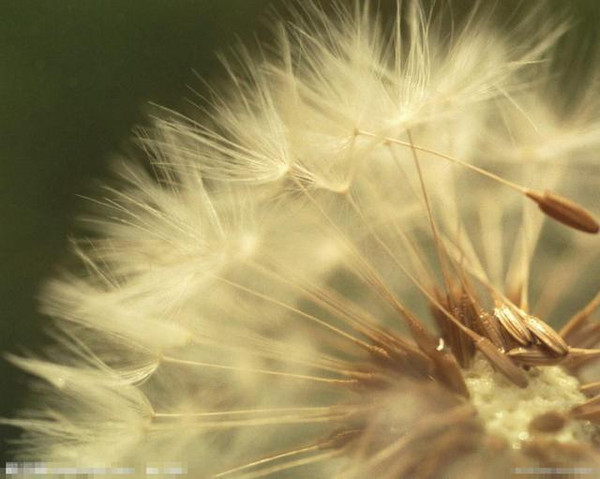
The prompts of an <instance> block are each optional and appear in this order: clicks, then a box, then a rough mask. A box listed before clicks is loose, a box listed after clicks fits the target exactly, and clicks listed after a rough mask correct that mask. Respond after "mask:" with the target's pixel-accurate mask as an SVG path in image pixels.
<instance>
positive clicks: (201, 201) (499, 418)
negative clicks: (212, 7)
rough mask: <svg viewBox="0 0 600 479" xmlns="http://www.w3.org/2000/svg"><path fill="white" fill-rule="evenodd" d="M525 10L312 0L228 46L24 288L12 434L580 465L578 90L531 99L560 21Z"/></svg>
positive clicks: (255, 468) (584, 322)
mask: <svg viewBox="0 0 600 479" xmlns="http://www.w3.org/2000/svg"><path fill="white" fill-rule="evenodd" d="M545 7H547V6H546V5H544V4H542V3H539V4H537V7H533V8H530V9H529V12H528V13H527V14H523V12H520V17H521V20H520V21H519V22H518V24H517V25H514V26H513V27H512V28H511V29H510V30H506V29H504V30H498V29H496V28H495V27H494V26H493V22H492V21H491V20H489V18H488V16H486V15H485V12H483V11H482V8H480V9H479V10H477V9H476V10H475V11H474V12H473V13H472V14H470V15H468V16H467V17H466V18H465V19H464V20H462V21H461V20H459V19H453V17H450V16H449V12H444V11H440V12H430V11H427V10H425V9H424V8H423V7H421V6H420V5H419V4H418V3H417V2H410V3H409V4H407V5H404V7H401V6H400V5H397V14H396V16H395V17H394V18H391V19H388V18H383V17H382V16H381V15H378V14H377V11H376V9H375V8H372V6H371V5H369V4H368V3H364V4H363V3H359V2H356V3H353V4H352V5H351V6H347V5H346V4H342V3H337V4H335V7H334V8H333V9H332V10H333V11H332V12H328V13H325V11H324V10H322V9H321V7H319V6H317V5H316V4H312V3H310V4H308V6H306V5H305V6H303V7H302V8H301V9H300V10H299V11H298V12H297V13H296V17H295V22H294V23H292V24H291V25H289V26H278V27H277V28H276V33H277V36H278V39H279V42H278V45H277V47H276V48H269V49H265V50H264V51H263V53H262V56H259V57H258V58H256V57H255V56H253V55H251V54H250V53H248V52H247V51H246V50H243V49H242V50H241V54H239V55H238V59H237V60H236V61H228V62H227V63H226V65H227V71H228V73H229V77H230V81H229V87H227V88H226V89H225V90H224V91H219V92H214V94H213V96H212V98H211V100H210V105H211V106H210V107H208V108H207V109H206V110H207V113H208V114H207V115H206V116H205V118H203V119H202V118H200V119H194V120H192V119H190V118H186V117H183V116H182V115H179V114H177V113H174V112H170V111H165V110H161V111H160V114H159V115H158V116H159V118H158V119H157V120H156V122H155V126H154V128H153V129H152V130H151V131H146V132H143V133H141V134H140V135H139V141H140V144H141V145H142V146H143V148H144V149H145V150H146V152H147V156H148V159H149V161H148V163H147V164H142V163H134V162H133V161H131V160H127V159H124V160H121V161H119V162H118V165H117V166H116V174H117V179H116V180H115V181H113V182H112V183H110V186H107V187H106V188H105V190H104V193H103V195H102V196H101V197H100V198H98V199H96V200H93V202H94V205H95V209H94V210H93V211H92V212H91V213H90V214H88V215H87V216H86V217H84V219H83V220H84V224H85V225H87V226H88V227H89V230H90V235H89V237H87V238H82V239H78V240H76V241H74V250H75V253H76V256H77V258H78V260H79V263H78V266H77V267H75V268H73V269H71V270H70V271H69V272H65V273H63V274H62V275H60V276H58V277H56V278H54V279H52V280H50V281H49V282H48V283H47V285H46V288H45V290H44V294H43V302H42V304H43V310H44V311H45V312H46V313H47V314H48V316H50V317H52V318H54V319H55V320H56V325H57V330H58V332H57V333H56V334H57V344H56V347H54V348H53V349H52V350H51V351H50V352H49V354H48V355H47V356H46V357H44V358H42V357H35V358H33V357H30V358H12V360H13V361H14V362H15V363H16V364H17V365H18V366H20V367H22V368H24V369H25V370H27V371H28V372H30V373H32V374H34V375H36V376H38V377H39V378H41V380H42V381H41V382H40V383H36V387H37V388H39V389H38V391H39V392H38V395H37V397H36V399H38V400H39V401H38V403H37V406H36V407H37V408H36V409H32V410H29V411H24V412H23V414H22V417H20V418H18V419H13V420H10V421H8V422H10V423H12V424H16V425H19V426H21V427H22V428H23V429H24V430H25V433H24V435H23V437H22V439H21V444H20V454H21V455H20V457H21V458H22V459H24V460H25V459H28V460H29V459H32V460H37V461H40V460H43V461H48V462H51V463H61V464H69V465H74V466H77V467H99V466H107V465H110V466H111V467H113V466H114V467H117V466H118V467H132V468H134V472H135V474H136V475H137V476H139V477H143V476H144V475H145V473H146V470H147V469H146V467H148V465H149V464H165V463H179V464H185V467H186V468H187V471H188V473H189V474H191V476H192V477H218V478H229V477H231V478H234V477H238V478H246V479H250V478H258V477H267V476H269V477H315V478H316V477H323V478H330V477H340V478H342V477H343V478H364V477H377V478H382V479H386V478H389V479H392V478H401V477H415V478H417V477H418V478H436V477H482V478H483V477H507V476H508V475H509V474H511V473H518V472H519V471H521V472H522V473H525V472H528V473H530V477H531V476H534V475H535V474H536V471H538V472H539V471H541V469H536V468H540V467H541V468H545V467H552V468H565V469H564V470H563V472H564V474H565V475H566V474H569V472H568V471H569V470H573V469H566V468H575V467H583V468H597V467H600V455H599V451H598V443H597V437H598V424H599V423H600V399H599V398H600V396H599V395H598V394H599V393H600V383H599V382H597V380H595V379H594V374H595V373H597V366H596V363H595V360H597V359H598V358H600V349H596V347H597V345H598V343H600V328H599V327H598V324H597V322H595V321H594V320H593V316H594V313H595V310H596V309H597V308H598V306H599V305H600V296H598V294H597V293H596V290H595V289H597V283H594V279H597V274H596V275H595V276H594V270H593V267H591V266H590V265H593V260H594V259H595V258H596V257H597V252H598V250H597V246H596V243H595V241H596V238H595V236H594V235H593V234H594V233H597V232H598V222H597V221H596V219H595V217H594V215H593V213H592V212H591V211H589V210H588V209H587V208H593V207H594V205H589V198H590V195H588V194H586V191H587V190H592V188H594V185H593V182H594V181H595V180H596V179H597V171H596V169H595V165H596V158H595V152H596V150H597V147H598V143H599V142H600V119H599V118H598V116H597V112H598V111H600V110H599V108H598V107H599V106H600V105H598V95H597V92H596V91H595V90H593V92H592V93H590V94H586V95H581V99H580V102H579V103H577V104H575V105H573V104H571V105H569V106H568V107H567V106H565V105H566V104H567V102H564V104H563V103H562V102H560V101H558V100H557V95H556V94H551V92H553V91H554V92H556V91H559V90H560V89H559V88H558V87H557V86H556V82H557V80H556V78H554V77H553V76H552V75H551V74H550V69H549V67H548V64H549V63H550V62H551V58H552V52H553V48H554V47H555V44H556V42H557V40H558V39H559V38H560V36H561V35H562V34H563V33H564V32H565V30H566V27H565V25H566V23H565V22H564V21H562V20H560V19H559V20H552V19H548V20H545V21H541V20H540V19H542V18H546V17H545V16H544V9H545ZM442 10H443V9H442ZM449 19H451V20H452V21H450V20H449ZM450 26H451V27H452V28H449V27H450ZM592 87H593V85H592ZM586 203H588V204H587V208H586V206H583V205H584V204H586ZM596 273H597V271H596ZM594 294H595V296H594ZM586 470H587V469H586ZM565 471H566V472H565ZM540 474H541V473H540ZM165 477H167V473H165ZM169 477H170V476H169Z"/></svg>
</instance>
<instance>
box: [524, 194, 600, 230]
mask: <svg viewBox="0 0 600 479" xmlns="http://www.w3.org/2000/svg"><path fill="white" fill-rule="evenodd" d="M525 195H526V196H527V197H528V198H531V199H532V200H533V201H535V202H536V203H537V205H538V206H539V208H540V210H542V211H543V212H544V213H545V214H547V215H548V216H550V217H551V218H554V219H555V220H556V221H559V222H561V223H563V224H565V225H567V226H570V227H571V228H575V229H577V230H579V231H583V232H585V233H592V234H595V233H598V231H599V230H600V224H599V223H598V221H596V219H595V218H594V217H593V216H592V214H591V213H590V212H588V211H587V210H586V209H585V208H584V207H583V206H581V205H578V204H577V203H575V202H574V201H571V200H569V199H567V198H564V197H562V196H560V195H557V194H555V193H552V192H551V191H544V192H540V191H535V190H527V191H526V192H525Z"/></svg>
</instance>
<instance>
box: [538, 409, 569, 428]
mask: <svg viewBox="0 0 600 479" xmlns="http://www.w3.org/2000/svg"><path fill="white" fill-rule="evenodd" d="M567 420H568V417H567V416H566V415H565V414H564V413H562V412H558V411H549V412H546V413H544V414H540V415H539V416H536V417H534V418H533V420H532V421H531V422H530V423H529V430H530V431H531V432H557V431H560V430H561V429H562V428H563V427H565V424H566V423H567Z"/></svg>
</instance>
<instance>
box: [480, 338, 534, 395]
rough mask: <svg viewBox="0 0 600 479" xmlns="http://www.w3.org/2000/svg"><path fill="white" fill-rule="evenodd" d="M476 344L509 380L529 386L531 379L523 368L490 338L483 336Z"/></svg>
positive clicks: (522, 385)
mask: <svg viewBox="0 0 600 479" xmlns="http://www.w3.org/2000/svg"><path fill="white" fill-rule="evenodd" d="M475 345H476V346H477V349H479V351H480V352H481V354H483V355H484V356H485V357H486V358H487V360H488V361H489V362H490V363H491V364H492V366H494V367H495V368H496V369H497V370H498V371H500V372H501V373H502V374H503V375H504V376H505V377H506V378H507V379H508V380H509V381H511V382H512V383H513V384H516V385H517V386H519V387H520V388H525V387H527V385H528V384H529V380H528V379H527V376H526V375H525V373H524V372H523V370H522V369H521V368H519V366H517V365H516V364H515V363H514V362H513V361H512V359H511V358H509V357H508V356H506V355H505V354H504V353H503V352H502V351H500V350H499V349H498V348H497V347H496V346H494V344H493V343H492V342H491V341H490V340H489V339H487V338H484V337H481V338H479V339H478V340H477V342H476V343H475Z"/></svg>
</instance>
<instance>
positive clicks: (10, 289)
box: [0, 0, 600, 463]
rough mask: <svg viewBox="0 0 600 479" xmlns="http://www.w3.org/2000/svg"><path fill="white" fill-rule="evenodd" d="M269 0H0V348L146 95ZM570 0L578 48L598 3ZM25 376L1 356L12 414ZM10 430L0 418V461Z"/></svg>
mask: <svg viewBox="0 0 600 479" xmlns="http://www.w3.org/2000/svg"><path fill="white" fill-rule="evenodd" d="M486 2H487V0H484V2H483V3H484V5H486ZM273 3H278V4H281V3H283V4H286V3H290V2H289V1H285V0H280V1H274V0H0V162H1V163H0V255H1V256H0V265H1V266H0V351H9V352H17V353H18V352H23V351H26V350H35V349H36V348H38V347H40V345H41V344H43V341H44V337H43V333H42V327H43V324H44V322H45V319H44V318H42V317H40V316H39V315H37V313H36V301H35V296H36V291H37V290H38V288H39V285H40V282H41V281H42V280H43V278H44V277H46V276H48V275H49V274H50V273H51V272H52V270H53V268H54V267H55V265H56V264H57V263H59V262H60V260H61V258H62V257H63V256H64V255H65V252H66V250H67V235H68V232H69V230H70V229H71V227H72V220H73V217H74V215H75V212H76V208H77V206H78V200H77V197H76V194H77V193H83V192H85V191H86V190H87V189H88V188H89V185H90V183H91V180H92V179H93V178H95V177H98V176H101V175H102V173H103V172H104V171H105V167H106V164H107V160H108V158H109V157H110V156H111V155H112V154H113V153H115V152H116V151H118V150H119V149H121V148H122V147H123V146H124V145H125V144H126V142H127V139H128V138H129V136H130V132H131V128H132V127H133V125H135V124H140V123H142V122H144V115H143V114H144V110H145V105H147V102H149V101H152V102H156V103H159V104H162V105H166V106H171V107H177V106H178V105H181V101H180V99H181V98H182V97H183V96H186V95H189V91H187V90H186V85H195V84H198V83H199V82H198V80H196V79H195V78H194V76H193V75H192V73H191V70H192V68H194V69H195V70H196V71H197V72H198V73H199V74H200V75H203V76H209V77H210V76H211V74H214V71H215V68H216V65H217V64H218V63H217V61H216V59H215V57H214V55H213V51H214V50H215V49H219V48H221V49H226V46H227V45H230V44H232V43H234V42H235V36H236V35H241V36H242V37H243V36H245V35H247V34H248V32H250V31H252V30H255V29H259V30H260V29H264V23H265V17H268V15H267V13H268V10H269V9H270V8H271V7H272V6H273V5H272V4H273ZM388 3H389V2H388ZM454 3H460V4H469V3H472V2H471V1H468V0H458V1H455V2H454ZM491 3H492V2H491V1H490V4H491ZM499 3H500V4H501V6H502V8H504V7H505V2H504V0H499ZM512 3H514V2H512ZM565 3H567V2H561V1H560V0H557V1H556V2H555V4H565ZM572 3H573V5H574V6H575V11H576V13H575V15H576V17H577V18H579V19H580V20H581V23H579V24H578V26H577V28H576V30H577V32H576V36H574V37H573V38H574V40H572V41H574V42H575V43H576V44H578V43H579V44H580V46H581V48H576V49H575V50H574V51H577V52H578V54H577V55H576V56H579V57H580V59H581V58H583V59H585V58H587V57H588V56H589V55H590V52H589V49H588V47H589V45H593V44H594V43H595V35H596V31H597V26H598V25H599V23H598V11H599V10H600V2H598V1H597V0H579V1H577V2H575V1H573V2H572ZM584 39H585V41H583V40H584ZM575 83H576V82H575ZM25 383H26V377H25V376H24V375H23V374H21V373H18V372H16V371H15V370H13V369H12V367H11V366H10V365H8V363H6V362H5V361H4V360H0V416H4V417H7V416H8V417H10V416H12V415H13V413H14V411H15V409H16V408H17V407H18V406H19V405H20V404H21V403H22V399H23V395H24V390H25V388H24V385H25ZM16 434H17V431H16V430H14V429H11V428H0V436H1V439H0V461H1V463H3V462H4V461H5V460H7V459H8V458H9V456H8V455H6V454H5V452H6V443H5V440H6V439H9V438H14V437H16Z"/></svg>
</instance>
